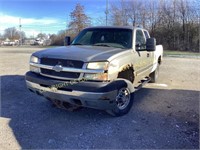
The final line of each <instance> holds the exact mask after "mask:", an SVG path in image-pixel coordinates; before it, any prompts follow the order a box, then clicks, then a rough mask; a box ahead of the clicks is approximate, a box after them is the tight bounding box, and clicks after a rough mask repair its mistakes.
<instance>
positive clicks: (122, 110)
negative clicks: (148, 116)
mask: <svg viewBox="0 0 200 150" xmlns="http://www.w3.org/2000/svg"><path fill="white" fill-rule="evenodd" d="M133 99H134V93H131V92H130V90H129V89H128V88H127V87H122V88H120V89H119V90H118V94H117V96H116V98H115V103H116V106H115V107H114V108H113V109H112V110H108V111H107V112H108V113H109V114H111V115H113V116H123V115H125V114H127V113H128V112H129V111H130V109H131V107H132V105H133Z"/></svg>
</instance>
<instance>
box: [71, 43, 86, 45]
mask: <svg viewBox="0 0 200 150" xmlns="http://www.w3.org/2000/svg"><path fill="white" fill-rule="evenodd" d="M72 45H83V44H81V43H74V44H72Z"/></svg>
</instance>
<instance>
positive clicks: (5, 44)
mask: <svg viewBox="0 0 200 150" xmlns="http://www.w3.org/2000/svg"><path fill="white" fill-rule="evenodd" d="M18 43H19V41H18V40H15V41H3V42H2V45H4V46H14V45H18Z"/></svg>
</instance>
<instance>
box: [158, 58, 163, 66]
mask: <svg viewBox="0 0 200 150" xmlns="http://www.w3.org/2000/svg"><path fill="white" fill-rule="evenodd" d="M161 61H162V60H161V56H159V57H158V64H159V65H160V64H161Z"/></svg>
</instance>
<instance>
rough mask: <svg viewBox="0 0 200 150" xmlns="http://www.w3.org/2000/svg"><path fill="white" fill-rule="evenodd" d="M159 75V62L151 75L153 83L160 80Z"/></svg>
mask: <svg viewBox="0 0 200 150" xmlns="http://www.w3.org/2000/svg"><path fill="white" fill-rule="evenodd" d="M158 76H159V64H158V66H157V68H156V70H155V71H154V72H152V73H151V74H150V75H149V77H150V78H151V81H150V82H151V83H156V82H157V81H158Z"/></svg>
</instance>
